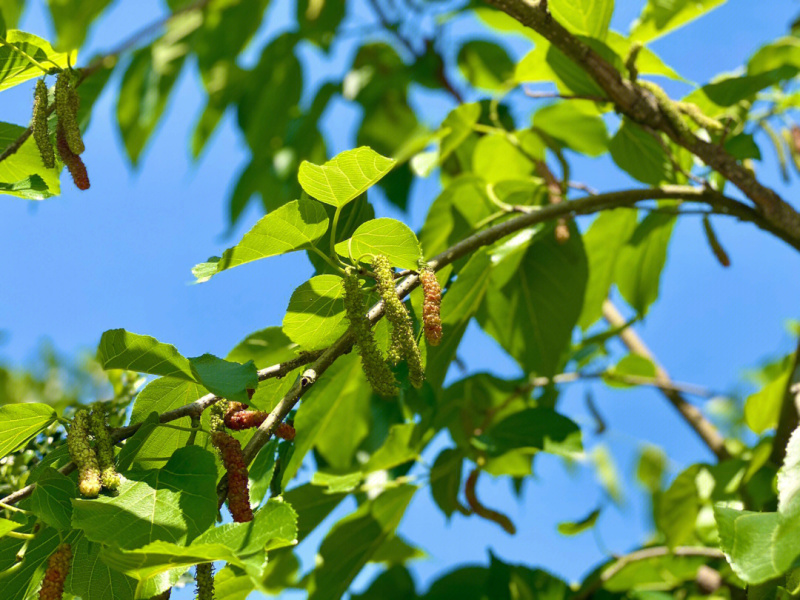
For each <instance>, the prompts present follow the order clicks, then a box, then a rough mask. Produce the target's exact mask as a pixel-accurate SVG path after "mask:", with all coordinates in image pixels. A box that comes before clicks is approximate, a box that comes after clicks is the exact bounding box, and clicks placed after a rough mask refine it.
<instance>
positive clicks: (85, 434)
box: [67, 410, 101, 498]
mask: <svg viewBox="0 0 800 600" xmlns="http://www.w3.org/2000/svg"><path fill="white" fill-rule="evenodd" d="M67 448H68V449H69V455H70V458H72V462H74V463H75V465H76V466H77V467H78V489H79V490H80V492H81V495H82V496H86V497H87V498H96V497H97V495H98V494H100V489H101V486H100V464H99V462H98V461H97V455H96V454H95V452H94V449H93V448H92V447H91V445H90V444H89V412H88V411H86V410H79V411H78V412H77V413H75V418H74V419H73V420H72V426H71V427H70V428H69V431H68V432H67Z"/></svg>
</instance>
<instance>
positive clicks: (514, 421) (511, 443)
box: [475, 408, 583, 456]
mask: <svg viewBox="0 0 800 600" xmlns="http://www.w3.org/2000/svg"><path fill="white" fill-rule="evenodd" d="M475 443H476V444H478V445H479V447H480V448H481V449H484V450H485V451H486V452H487V453H488V454H489V455H491V456H499V455H501V454H504V453H506V452H508V451H509V450H517V449H525V450H543V451H545V452H551V453H554V454H562V455H565V456H569V455H574V454H576V453H578V452H580V451H581V450H583V446H582V444H581V430H580V428H579V427H578V426H577V425H576V424H575V423H574V422H573V421H571V420H570V419H568V418H567V417H565V416H563V415H560V414H558V413H557V412H555V411H554V410H552V409H549V408H526V409H525V410H522V411H520V412H518V413H514V414H512V415H510V416H508V417H506V418H505V419H503V420H502V421H500V422H499V423H497V424H496V425H494V426H493V427H492V428H491V429H489V430H488V431H487V432H486V433H485V434H483V435H481V436H479V437H478V438H477V440H476V441H475Z"/></svg>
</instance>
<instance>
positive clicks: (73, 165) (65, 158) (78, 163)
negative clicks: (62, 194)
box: [56, 123, 89, 190]
mask: <svg viewBox="0 0 800 600" xmlns="http://www.w3.org/2000/svg"><path fill="white" fill-rule="evenodd" d="M56 149H57V150H58V155H59V156H60V157H61V161H62V162H63V163H64V164H65V165H66V166H67V169H68V170H69V174H70V175H72V181H74V182H75V187H77V188H78V189H79V190H88V189H89V173H88V172H87V171H86V165H85V164H83V160H81V157H80V156H78V155H77V154H75V153H74V152H73V151H72V149H71V148H70V147H69V142H68V141H67V136H66V133H65V132H64V127H63V126H62V125H61V123H59V124H58V126H57V127H56Z"/></svg>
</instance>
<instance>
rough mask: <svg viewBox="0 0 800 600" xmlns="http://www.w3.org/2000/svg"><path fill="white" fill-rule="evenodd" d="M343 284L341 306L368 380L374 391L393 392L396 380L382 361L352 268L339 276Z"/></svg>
mask: <svg viewBox="0 0 800 600" xmlns="http://www.w3.org/2000/svg"><path fill="white" fill-rule="evenodd" d="M342 282H343V285H344V308H345V314H346V315H347V320H348V321H349V322H350V331H351V332H352V334H353V338H354V339H355V342H356V348H358V353H359V354H360V355H361V365H362V367H363V369H364V374H365V375H366V376H367V380H368V381H369V384H370V385H371V386H372V389H373V390H375V393H376V394H379V395H380V396H387V397H389V396H396V395H397V382H396V381H395V378H394V374H393V373H392V370H391V369H390V368H389V365H387V364H386V362H385V361H384V358H383V356H382V355H381V351H380V350H379V349H378V344H377V343H376V342H375V336H374V335H373V333H372V326H371V324H370V322H369V320H368V319H367V317H366V314H367V307H366V305H365V303H364V298H363V296H362V295H361V286H360V284H359V281H358V276H357V275H356V274H355V272H353V271H351V270H348V271H347V272H346V273H345V275H344V278H343V280H342Z"/></svg>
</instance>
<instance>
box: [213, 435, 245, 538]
mask: <svg viewBox="0 0 800 600" xmlns="http://www.w3.org/2000/svg"><path fill="white" fill-rule="evenodd" d="M211 443H212V444H214V447H215V448H216V449H217V450H218V451H219V455H220V458H222V464H223V465H224V466H225V471H226V472H227V473H228V508H229V509H230V511H231V516H233V520H234V521H235V522H236V523H246V522H248V521H252V520H253V509H252V508H250V490H249V488H248V484H249V482H248V473H247V465H246V464H245V462H244V457H243V455H242V445H241V444H240V443H239V440H237V439H235V438H233V437H231V436H230V435H228V434H227V433H224V432H221V431H216V432H214V433H212V434H211Z"/></svg>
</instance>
